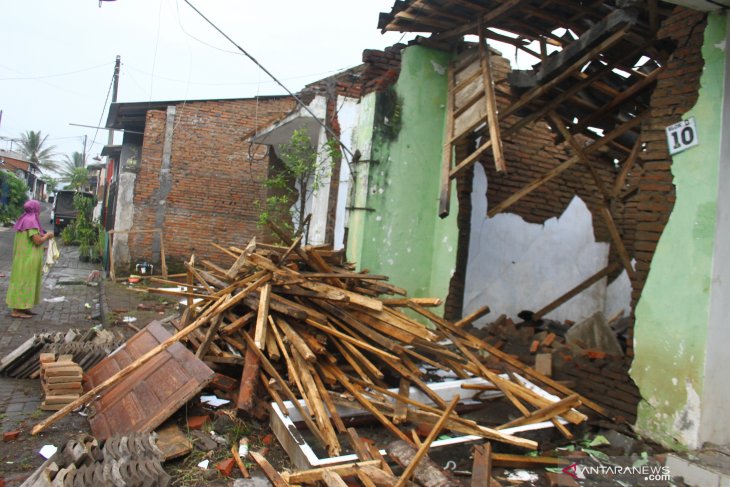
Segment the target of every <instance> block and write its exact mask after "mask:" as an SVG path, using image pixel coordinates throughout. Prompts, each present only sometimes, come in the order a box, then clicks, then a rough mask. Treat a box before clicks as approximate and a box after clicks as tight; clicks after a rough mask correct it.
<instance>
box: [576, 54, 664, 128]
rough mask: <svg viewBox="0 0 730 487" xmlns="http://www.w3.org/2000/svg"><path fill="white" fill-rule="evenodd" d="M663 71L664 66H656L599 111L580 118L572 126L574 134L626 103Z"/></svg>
mask: <svg viewBox="0 0 730 487" xmlns="http://www.w3.org/2000/svg"><path fill="white" fill-rule="evenodd" d="M662 71H664V67H659V68H656V69H655V70H654V71H652V72H651V73H649V75H648V76H646V77H645V78H643V79H641V80H639V81H637V82H636V83H634V84H633V85H631V86H629V87H628V88H627V89H625V90H623V91H621V92H620V93H619V94H618V95H615V96H613V97H612V98H611V100H610V101H609V102H608V103H606V104H605V105H604V106H602V107H600V108H599V109H598V110H597V111H595V112H593V113H591V114H590V115H588V116H587V117H585V118H584V119H583V120H580V121H579V123H578V125H576V126H575V127H573V128H571V130H570V131H571V132H572V133H574V134H577V133H580V132H582V131H583V130H584V129H585V128H587V127H590V126H591V124H592V123H593V122H594V121H595V120H600V119H602V118H603V117H605V116H606V115H607V114H609V113H611V112H612V111H613V110H615V109H616V108H618V107H620V106H621V105H622V104H624V103H625V102H626V101H627V100H630V99H631V98H633V97H634V96H636V95H637V94H638V93H640V92H641V91H642V90H644V89H646V88H648V87H649V86H650V85H652V84H654V83H656V79H657V77H658V76H659V74H660V73H661V72H662Z"/></svg>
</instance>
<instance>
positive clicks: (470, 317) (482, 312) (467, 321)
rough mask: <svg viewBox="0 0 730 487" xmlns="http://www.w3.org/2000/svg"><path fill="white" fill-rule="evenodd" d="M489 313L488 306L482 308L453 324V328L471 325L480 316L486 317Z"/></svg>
mask: <svg viewBox="0 0 730 487" xmlns="http://www.w3.org/2000/svg"><path fill="white" fill-rule="evenodd" d="M491 311H492V310H490V309H489V306H482V307H481V308H479V309H478V310H476V311H474V312H473V313H471V314H469V315H467V316H465V317H463V318H462V319H460V320H459V321H457V322H456V323H454V326H456V327H457V328H464V327H465V326H468V325H471V324H472V323H474V322H475V321H476V320H478V319H479V318H481V317H482V316H486V315H488V314H489V313H490V312H491Z"/></svg>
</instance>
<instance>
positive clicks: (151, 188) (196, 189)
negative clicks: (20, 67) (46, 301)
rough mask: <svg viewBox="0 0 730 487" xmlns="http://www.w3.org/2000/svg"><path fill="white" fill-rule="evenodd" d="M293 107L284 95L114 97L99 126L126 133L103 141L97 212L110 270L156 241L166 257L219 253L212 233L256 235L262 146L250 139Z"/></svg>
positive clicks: (151, 257)
mask: <svg viewBox="0 0 730 487" xmlns="http://www.w3.org/2000/svg"><path fill="white" fill-rule="evenodd" d="M293 108H294V100H293V99H292V98H290V97H287V96H269V97H258V98H245V99H227V100H225V99H224V100H194V101H190V100H188V101H155V102H140V103H114V104H112V106H111V108H110V111H109V117H108V119H107V124H106V126H107V127H108V128H115V129H121V130H124V137H123V141H122V144H121V146H108V147H107V148H105V154H107V155H108V156H109V157H110V158H111V160H112V162H111V164H110V165H109V166H108V167H107V169H106V179H107V181H108V189H107V197H106V198H105V200H106V205H105V208H104V210H103V218H104V220H105V222H106V228H107V229H108V230H113V234H112V235H113V239H112V240H113V249H112V254H113V256H114V264H115V268H116V270H118V271H120V272H122V271H124V270H126V269H129V268H133V267H134V266H135V265H136V264H137V263H139V262H141V261H147V262H150V263H158V262H159V261H160V252H161V250H162V249H161V243H164V251H165V255H166V258H167V260H168V263H172V262H178V263H179V262H181V261H183V260H187V259H189V258H190V256H191V254H195V255H196V258H198V259H201V258H203V259H213V260H217V261H224V260H222V259H224V258H226V257H225V256H224V255H223V254H222V253H221V252H220V251H219V250H217V249H216V248H215V247H214V246H212V245H211V242H216V243H218V244H220V245H223V246H229V245H235V246H243V245H245V244H246V243H247V242H248V241H249V240H250V239H251V238H252V237H254V236H260V237H263V236H264V235H263V231H262V230H261V229H260V228H259V227H258V225H257V220H258V212H257V210H256V202H257V201H262V200H263V199H264V198H265V196H266V188H265V186H264V184H263V182H264V180H265V179H266V177H267V174H268V157H269V156H268V153H267V151H266V148H265V147H264V146H259V145H254V144H252V143H251V142H250V140H249V139H250V138H251V136H252V135H253V134H254V133H255V132H256V129H257V128H259V127H263V126H267V125H269V124H271V123H272V122H273V121H274V120H278V119H280V118H281V117H283V116H285V115H286V114H287V113H289V112H291V111H292V110H293ZM254 161H256V163H254ZM262 161H263V162H264V163H263V164H262V163H261V162H262ZM224 262H225V261H224Z"/></svg>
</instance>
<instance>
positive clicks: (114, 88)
mask: <svg viewBox="0 0 730 487" xmlns="http://www.w3.org/2000/svg"><path fill="white" fill-rule="evenodd" d="M121 64H122V57H121V56H120V55H118V54H117V60H116V62H115V63H114V78H113V80H112V103H116V102H117V93H118V92H119V67H120V66H121ZM109 106H110V107H111V105H109ZM113 144H114V129H109V140H108V141H107V145H113Z"/></svg>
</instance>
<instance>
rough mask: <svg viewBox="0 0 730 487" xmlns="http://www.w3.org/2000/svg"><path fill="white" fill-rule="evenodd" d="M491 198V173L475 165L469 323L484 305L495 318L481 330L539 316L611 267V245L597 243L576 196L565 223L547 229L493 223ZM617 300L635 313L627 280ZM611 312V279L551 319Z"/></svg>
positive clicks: (512, 221)
mask: <svg viewBox="0 0 730 487" xmlns="http://www.w3.org/2000/svg"><path fill="white" fill-rule="evenodd" d="M486 192H487V178H486V175H485V173H484V169H483V168H482V166H481V165H480V164H476V165H475V170H474V187H473V191H472V220H471V238H470V241H469V262H468V264H467V273H466V283H465V284H466V286H465V290H464V315H466V314H468V313H471V312H473V311H475V310H476V309H478V308H480V307H481V306H484V305H488V306H489V307H490V308H491V309H492V310H493V312H492V314H491V315H488V316H487V317H486V318H483V319H482V320H480V321H479V322H477V323H478V324H484V323H487V322H489V321H491V320H493V319H494V318H496V317H497V316H498V315H499V314H502V313H504V314H506V315H507V316H509V317H510V318H513V319H517V314H518V313H519V312H520V311H522V310H531V311H537V310H538V309H540V308H542V307H543V306H545V305H547V304H549V303H550V302H552V301H553V300H555V299H556V298H558V297H560V296H562V295H563V294H564V293H565V292H567V291H569V290H570V289H572V288H573V287H575V286H576V285H578V284H580V283H581V282H583V281H584V280H585V279H587V278H588V277H590V276H591V275H593V274H595V273H596V272H598V271H599V270H601V269H603V268H604V267H606V265H607V262H608V252H609V244H607V243H602V242H596V241H595V237H594V235H593V221H592V218H591V213H590V211H589V210H588V208H587V207H586V205H585V203H584V202H583V201H582V200H581V199H580V198H578V197H577V196H576V197H575V198H573V200H572V201H571V202H570V205H568V207H567V208H566V209H565V211H564V212H563V214H562V215H561V216H560V217H559V218H551V219H549V220H547V221H546V222H545V223H544V224H543V225H540V224H533V223H527V222H525V221H524V220H523V219H522V218H521V217H520V216H518V215H515V214H511V213H502V214H499V215H497V216H495V217H494V218H487V217H486V216H485V215H486V214H487V201H486V197H485V194H486ZM627 286H628V287H627ZM610 294H611V299H610V307H611V309H621V308H622V307H626V308H627V309H628V306H629V304H630V294H631V292H630V283H629V282H628V279H625V280H624V281H622V280H621V279H620V278H619V279H616V280H615V286H614V287H613V289H612V290H611V293H610ZM606 305H607V289H606V279H605V278H604V279H602V280H601V281H599V282H597V283H596V284H594V285H593V286H591V287H590V288H588V289H587V290H585V291H583V293H581V294H579V295H578V296H576V297H574V298H573V299H571V300H570V301H568V302H567V303H565V304H563V305H562V306H560V307H559V308H557V309H556V310H554V311H553V312H551V313H549V314H547V316H546V317H547V318H551V319H555V320H560V321H562V320H566V319H570V320H573V321H579V320H581V319H582V318H585V317H588V316H589V315H591V314H593V313H595V312H596V311H604V312H605V311H607V309H606Z"/></svg>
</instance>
